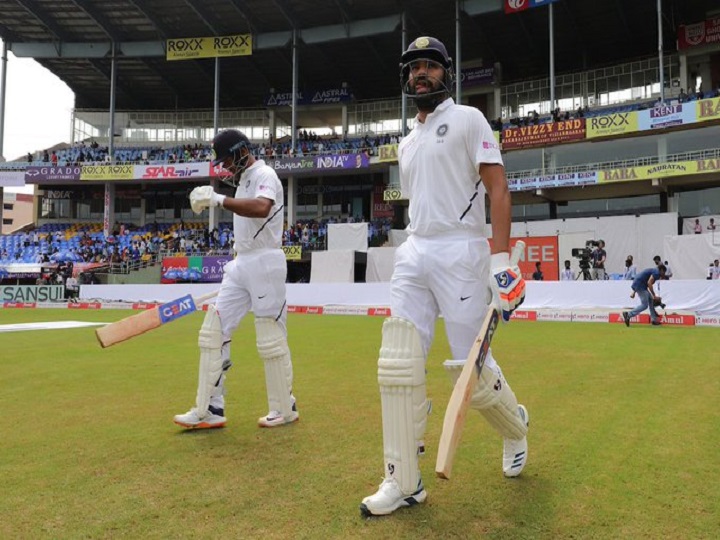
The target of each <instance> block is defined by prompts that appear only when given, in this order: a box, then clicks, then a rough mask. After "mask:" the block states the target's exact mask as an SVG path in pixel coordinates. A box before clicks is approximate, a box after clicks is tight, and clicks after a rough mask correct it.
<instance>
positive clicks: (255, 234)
mask: <svg viewBox="0 0 720 540" xmlns="http://www.w3.org/2000/svg"><path fill="white" fill-rule="evenodd" d="M212 149H213V152H214V154H215V159H214V161H213V165H218V164H222V166H223V167H224V168H225V169H226V170H228V171H230V172H231V173H232V177H231V179H230V180H226V181H229V182H230V183H231V184H232V185H233V186H234V187H235V188H236V191H235V197H226V196H225V195H221V194H219V193H216V192H215V191H214V189H213V187H212V186H201V187H196V188H195V189H193V191H192V192H191V193H190V206H191V207H192V210H193V212H195V213H196V214H199V213H201V212H202V211H203V210H204V209H205V208H208V207H210V206H220V207H223V208H225V209H227V210H230V211H231V212H233V213H234V214H235V215H234V216H233V230H234V236H235V245H234V248H235V252H236V253H237V256H236V257H235V259H233V260H232V261H230V262H229V263H227V265H226V266H225V269H224V276H223V281H222V284H221V285H220V292H219V293H218V296H217V301H216V303H215V306H212V305H211V306H209V307H208V310H207V314H206V315H205V320H204V321H203V324H202V327H201V328H200V337H199V339H198V345H199V347H200V369H199V376H198V389H197V397H196V398H195V406H194V407H193V408H192V409H190V410H189V411H188V412H186V413H185V414H178V415H176V416H175V418H174V421H175V423H176V424H178V425H180V426H183V427H185V428H191V429H192V428H195V429H197V428H220V427H223V426H225V423H226V418H225V396H224V394H225V392H224V383H225V376H226V373H227V371H228V369H230V367H231V366H232V362H231V361H230V341H231V339H232V334H233V332H234V331H235V329H236V328H237V326H238V325H239V324H240V321H241V320H242V319H243V318H244V317H245V315H247V314H248V312H249V311H250V310H251V309H252V311H253V313H254V314H255V333H256V338H257V350H258V353H259V355H260V358H261V359H262V361H263V362H264V364H265V385H266V387H267V399H268V413H267V414H266V415H264V416H261V417H260V418H259V419H258V425H260V426H261V427H278V426H284V425H285V424H289V423H291V422H295V421H296V420H298V418H299V415H298V411H297V407H296V404H295V396H294V395H293V393H292V383H293V368H292V360H291V358H290V349H289V348H288V343H287V326H286V319H287V304H286V301H285V278H286V275H287V263H286V262H285V254H284V253H283V251H282V249H281V237H282V225H283V207H284V201H283V188H282V184H281V183H280V180H279V178H278V176H277V174H276V173H275V171H274V170H273V169H272V168H271V167H269V166H268V165H266V164H265V162H264V161H262V160H258V159H255V158H254V157H253V155H252V154H251V152H250V150H251V147H250V141H249V139H248V138H247V137H246V136H245V135H244V134H243V133H242V132H240V131H238V130H235V129H228V130H225V131H221V132H220V133H218V134H217V135H216V136H215V138H214V140H213V142H212Z"/></svg>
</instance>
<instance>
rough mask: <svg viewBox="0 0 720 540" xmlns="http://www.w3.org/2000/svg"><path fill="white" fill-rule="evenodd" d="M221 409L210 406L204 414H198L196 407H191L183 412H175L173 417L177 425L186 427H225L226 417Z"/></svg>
mask: <svg viewBox="0 0 720 540" xmlns="http://www.w3.org/2000/svg"><path fill="white" fill-rule="evenodd" d="M223 412H224V411H223V410H222V409H215V408H213V407H210V410H208V411H207V412H206V413H205V414H204V415H202V416H200V414H199V413H198V411H197V409H196V408H195V407H193V408H192V409H190V410H189V411H188V412H186V413H185V414H176V415H175V417H174V418H173V422H175V423H176V424H177V425H178V426H182V427H184V428H188V429H212V428H221V427H225V423H226V422H227V418H225V417H224V416H223Z"/></svg>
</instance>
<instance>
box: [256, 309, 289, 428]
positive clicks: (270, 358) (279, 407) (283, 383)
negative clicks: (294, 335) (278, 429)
mask: <svg viewBox="0 0 720 540" xmlns="http://www.w3.org/2000/svg"><path fill="white" fill-rule="evenodd" d="M255 332H256V337H257V349H258V353H259V354H260V358H261V359H262V360H263V362H264V364H265V386H266V387H267V396H268V408H269V410H271V411H279V412H280V413H281V414H282V415H283V416H284V417H288V416H290V414H291V412H292V405H293V404H292V399H291V395H292V384H293V369H292V360H291V359H290V348H289V347H288V344H287V338H286V337H285V332H284V331H283V329H282V327H281V326H280V325H279V324H278V323H277V321H275V319H271V318H268V317H260V318H257V319H255Z"/></svg>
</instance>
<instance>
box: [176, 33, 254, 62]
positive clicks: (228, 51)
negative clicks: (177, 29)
mask: <svg viewBox="0 0 720 540" xmlns="http://www.w3.org/2000/svg"><path fill="white" fill-rule="evenodd" d="M165 49H166V58H167V60H195V59H197V58H217V57H223V56H250V55H251V54H252V34H237V35H234V36H215V37H200V38H178V39H168V40H167V42H166V44H165Z"/></svg>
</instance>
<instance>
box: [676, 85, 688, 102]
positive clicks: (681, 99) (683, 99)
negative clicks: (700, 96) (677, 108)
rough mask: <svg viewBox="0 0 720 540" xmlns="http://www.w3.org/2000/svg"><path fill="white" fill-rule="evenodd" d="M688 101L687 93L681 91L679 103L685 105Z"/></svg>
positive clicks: (682, 89)
mask: <svg viewBox="0 0 720 540" xmlns="http://www.w3.org/2000/svg"><path fill="white" fill-rule="evenodd" d="M687 100H688V95H687V94H686V93H685V89H684V88H681V89H680V94H678V101H679V102H680V103H685V102H686V101H687Z"/></svg>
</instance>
